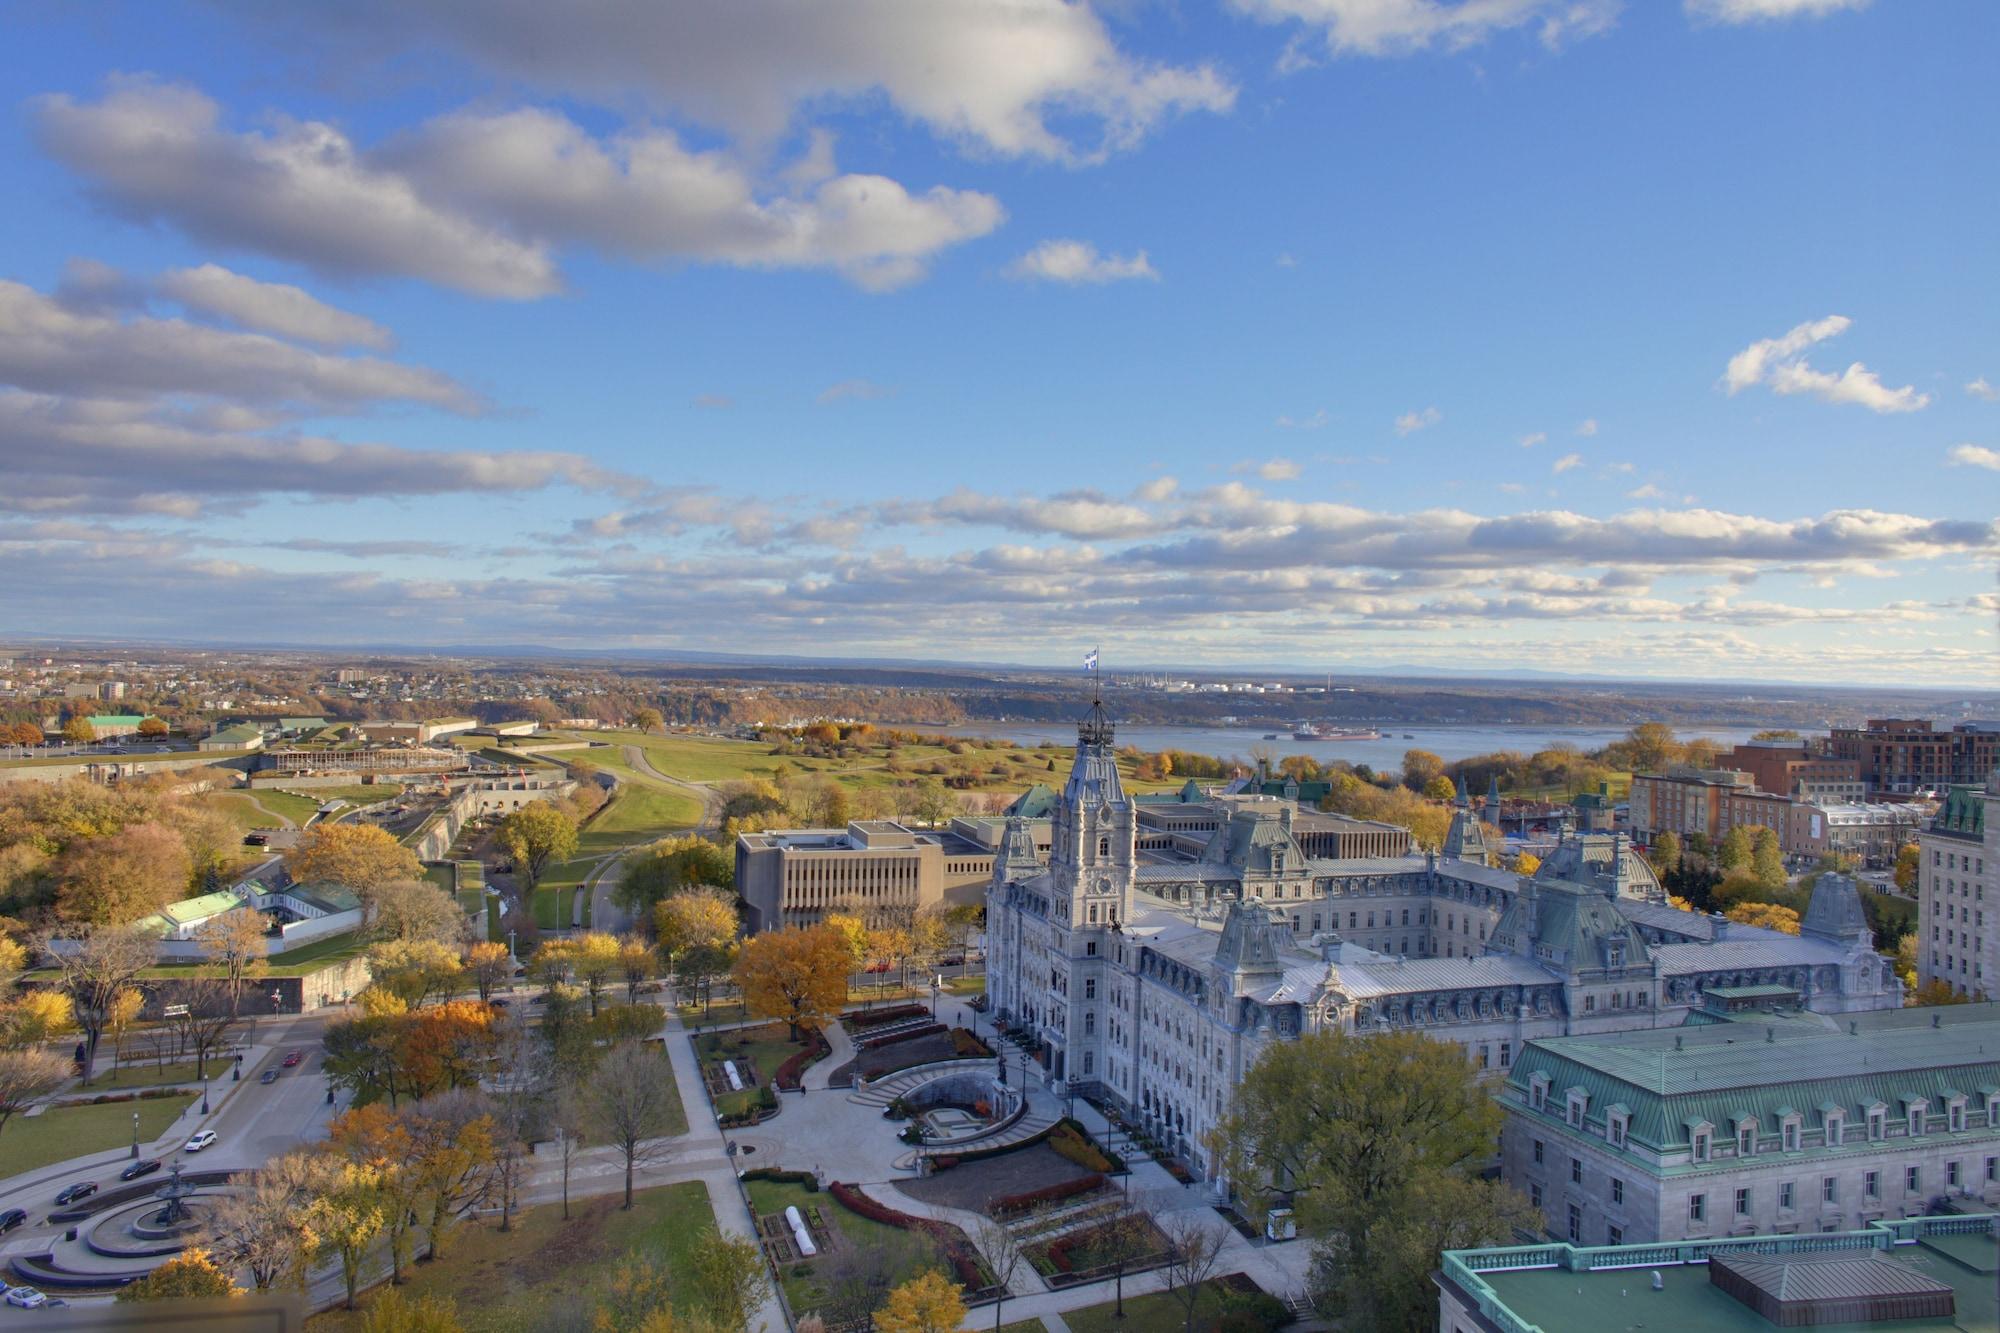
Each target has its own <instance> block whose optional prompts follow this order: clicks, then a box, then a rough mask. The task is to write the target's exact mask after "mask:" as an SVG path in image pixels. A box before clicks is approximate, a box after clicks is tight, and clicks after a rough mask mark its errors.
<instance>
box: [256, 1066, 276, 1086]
mask: <svg viewBox="0 0 2000 1333" xmlns="http://www.w3.org/2000/svg"><path fill="white" fill-rule="evenodd" d="M257 1081H258V1082H259V1083H276V1082H277V1081H278V1071H277V1070H275V1069H267V1070H265V1071H264V1072H263V1073H262V1074H260V1075H258V1076H257Z"/></svg>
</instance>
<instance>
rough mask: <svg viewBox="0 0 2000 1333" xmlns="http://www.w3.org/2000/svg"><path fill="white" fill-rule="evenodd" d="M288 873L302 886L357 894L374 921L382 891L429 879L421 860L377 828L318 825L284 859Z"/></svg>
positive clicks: (370, 825)
mask: <svg viewBox="0 0 2000 1333" xmlns="http://www.w3.org/2000/svg"><path fill="white" fill-rule="evenodd" d="M285 869H286V870H287V871H289V872H290V873H291V876H292V878H293V879H294V880H296V881H298V882H299V883H301V884H338V885H341V886H342V887H344V888H348V889H352V890H353V891H354V892H355V893H356V894H357V895H359V896H360V898H361V903H362V907H363V909H364V910H365V912H366V913H367V915H368V917H369V918H371V919H372V917H373V916H374V913H375V909H376V891H377V890H379V889H380V888H381V887H382V886H384V885H386V884H393V883H396V882H398V881H401V880H420V879H422V878H423V877H424V868H423V866H422V864H421V863H419V862H418V860H417V854H416V853H415V852H413V851H411V850H410V849H409V848H407V847H405V846H403V844H402V843H400V842H397V841H396V839H395V838H394V837H393V836H392V835H391V834H390V833H389V832H388V830H386V829H381V828H377V827H376V826H375V825H373V824H314V825H313V826H312V827H311V828H309V829H307V830H306V831H305V832H304V833H302V834H300V835H299V840H298V843H297V844H296V845H295V846H294V847H293V848H292V849H291V850H290V851H288V852H286V853H285Z"/></svg>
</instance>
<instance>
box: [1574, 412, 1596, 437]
mask: <svg viewBox="0 0 2000 1333" xmlns="http://www.w3.org/2000/svg"><path fill="white" fill-rule="evenodd" d="M1576 433H1577V434H1578V435H1581V436H1583V437H1584V438H1585V439H1588V438H1590V437H1591V436H1593V435H1595V434H1597V418H1596V417H1585V418H1584V419H1583V420H1581V421H1579V422H1577V423H1576Z"/></svg>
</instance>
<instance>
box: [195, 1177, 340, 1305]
mask: <svg viewBox="0 0 2000 1333" xmlns="http://www.w3.org/2000/svg"><path fill="white" fill-rule="evenodd" d="M328 1172H329V1167H328V1163H327V1161H326V1159H324V1158H320V1157H315V1156H313V1155H312V1154H310V1153H303V1152H292V1153H286V1154H284V1155H283V1156H280V1157H274V1158H272V1159H271V1160H270V1161H269V1162H266V1163H265V1164H264V1165H263V1167H262V1168H261V1169H259V1170H256V1171H252V1172H247V1173H245V1174H242V1175H239V1176H237V1177H236V1178H235V1180H234V1182H233V1187H232V1189H231V1191H230V1192H229V1193H226V1194H219V1195H216V1196H215V1197H214V1198H213V1199H212V1200H211V1201H210V1207H209V1212H208V1228H207V1233H206V1240H205V1242H204V1243H205V1244H206V1245H207V1246H208V1248H209V1249H210V1250H211V1251H212V1252H213V1253H214V1255H215V1257H216V1258H217V1259H218V1260H220V1261H222V1262H223V1263H224V1264H225V1265H226V1266H237V1267H242V1268H247V1269H249V1270H250V1280H251V1282H252V1283H254V1284H255V1285H256V1288H257V1290H258V1291H268V1290H270V1289H271V1288H272V1287H273V1286H275V1285H276V1284H277V1283H278V1282H279V1281H280V1280H281V1279H290V1280H291V1281H294V1282H296V1283H298V1284H299V1285H300V1286H301V1287H303V1286H304V1284H305V1279H306V1270H307V1267H308V1263H307V1260H308V1258H309V1255H310V1251H311V1244H310V1236H309V1235H308V1234H307V1227H306V1225H305V1218H306V1206H307V1204H308V1203H310V1202H311V1200H312V1199H313V1198H314V1196H315V1195H317V1194H318V1193H319V1192H320V1189H321V1188H322V1185H323V1184H324V1183H325V1181H326V1179H327V1176H328Z"/></svg>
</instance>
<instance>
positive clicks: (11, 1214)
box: [0, 1208, 28, 1233]
mask: <svg viewBox="0 0 2000 1333" xmlns="http://www.w3.org/2000/svg"><path fill="white" fill-rule="evenodd" d="M27 1220H28V1210H27V1209H25V1208H9V1209H8V1210H7V1211H6V1212H4V1213H0V1233H4V1232H8V1231H12V1230H13V1229H14V1228H15V1227H18V1226H21V1225H22V1224H24V1223H25V1222H27Z"/></svg>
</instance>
